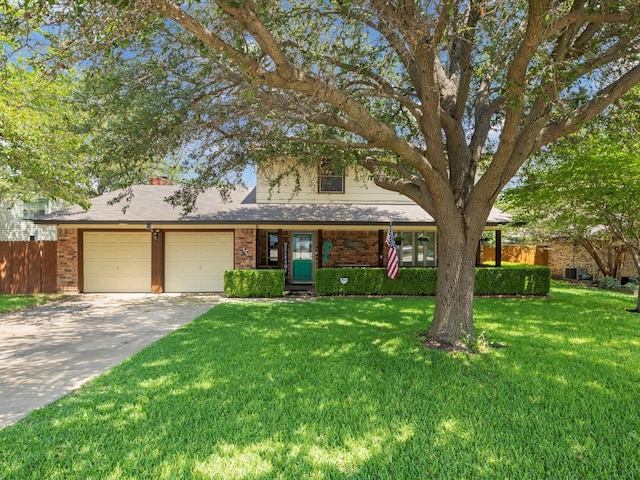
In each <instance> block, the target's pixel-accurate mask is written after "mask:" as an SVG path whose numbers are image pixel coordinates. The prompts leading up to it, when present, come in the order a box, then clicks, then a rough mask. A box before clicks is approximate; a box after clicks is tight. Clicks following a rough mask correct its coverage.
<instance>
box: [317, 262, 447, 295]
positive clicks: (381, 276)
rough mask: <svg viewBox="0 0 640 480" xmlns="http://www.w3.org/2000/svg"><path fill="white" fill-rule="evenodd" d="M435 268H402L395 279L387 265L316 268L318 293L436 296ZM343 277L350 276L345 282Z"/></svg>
mask: <svg viewBox="0 0 640 480" xmlns="http://www.w3.org/2000/svg"><path fill="white" fill-rule="evenodd" d="M436 275H437V270H436V269H434V268H401V269H400V273H399V274H398V278H397V279H396V280H392V279H391V278H389V277H388V276H387V270H386V269H385V268H321V269H318V270H316V292H317V293H318V295H323V296H324V295H435V294H436ZM340 278H348V282H347V283H346V284H345V285H343V284H342V283H341V282H340Z"/></svg>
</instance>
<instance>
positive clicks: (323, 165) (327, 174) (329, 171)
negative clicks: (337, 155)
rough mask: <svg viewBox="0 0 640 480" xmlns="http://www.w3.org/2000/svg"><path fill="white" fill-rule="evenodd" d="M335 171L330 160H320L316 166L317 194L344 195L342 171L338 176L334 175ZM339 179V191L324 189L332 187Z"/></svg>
mask: <svg viewBox="0 0 640 480" xmlns="http://www.w3.org/2000/svg"><path fill="white" fill-rule="evenodd" d="M336 172H337V169H336V168H335V167H334V165H333V161H332V160H329V159H327V160H322V161H321V162H320V165H319V166H318V193H327V194H339V193H342V194H344V193H345V185H344V180H345V176H344V169H342V172H341V173H340V174H338V173H336ZM337 179H339V180H340V190H335V189H331V190H328V189H326V186H327V185H329V186H333V185H334V182H335V181H336V180H337Z"/></svg>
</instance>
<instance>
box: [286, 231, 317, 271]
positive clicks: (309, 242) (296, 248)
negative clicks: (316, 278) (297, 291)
mask: <svg viewBox="0 0 640 480" xmlns="http://www.w3.org/2000/svg"><path fill="white" fill-rule="evenodd" d="M292 263H293V272H292V278H291V280H292V282H293V283H313V234H312V233H294V234H293V252H292Z"/></svg>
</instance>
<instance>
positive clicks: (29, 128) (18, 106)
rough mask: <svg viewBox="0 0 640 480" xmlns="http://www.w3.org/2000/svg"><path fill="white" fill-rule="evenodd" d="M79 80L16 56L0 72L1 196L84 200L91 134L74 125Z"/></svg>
mask: <svg viewBox="0 0 640 480" xmlns="http://www.w3.org/2000/svg"><path fill="white" fill-rule="evenodd" d="M78 84H79V82H78V80H77V78H76V77H74V76H73V75H71V74H65V75H59V76H56V77H55V78H49V77H48V75H47V74H44V73H42V72H41V71H39V70H35V69H32V68H29V67H27V66H26V65H25V64H24V62H21V61H19V60H14V61H12V62H11V63H8V64H7V65H5V68H4V69H3V71H2V73H0V199H2V200H5V201H15V200H18V199H22V200H30V199H33V198H34V197H35V198H37V197H43V196H44V197H47V198H60V199H64V200H67V201H69V202H74V203H83V204H86V200H87V198H88V192H89V191H90V182H89V177H88V176H87V175H86V169H85V168H84V159H85V156H84V151H85V147H86V141H87V137H86V135H84V134H83V133H81V132H78V131H77V130H76V129H75V122H76V121H77V116H76V115H74V109H73V108H72V98H73V94H74V90H75V89H76V88H77V86H78Z"/></svg>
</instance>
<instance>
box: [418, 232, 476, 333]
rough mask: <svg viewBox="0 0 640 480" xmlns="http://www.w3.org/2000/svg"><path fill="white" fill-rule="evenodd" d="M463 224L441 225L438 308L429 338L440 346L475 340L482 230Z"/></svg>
mask: <svg viewBox="0 0 640 480" xmlns="http://www.w3.org/2000/svg"><path fill="white" fill-rule="evenodd" d="M462 223H463V222H460V223H457V222H446V224H445V225H443V226H442V227H441V226H440V225H438V284H437V289H436V307H435V313H434V318H433V322H432V323H431V326H430V327H429V330H428V331H427V336H428V337H430V338H432V339H434V340H436V341H438V342H441V343H453V342H455V341H456V340H459V339H461V338H469V339H473V338H475V337H474V331H473V287H474V283H475V267H476V249H477V248H478V242H479V241H480V236H481V234H482V228H475V229H468V228H465V227H464V226H463V225H461V224H462Z"/></svg>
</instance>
